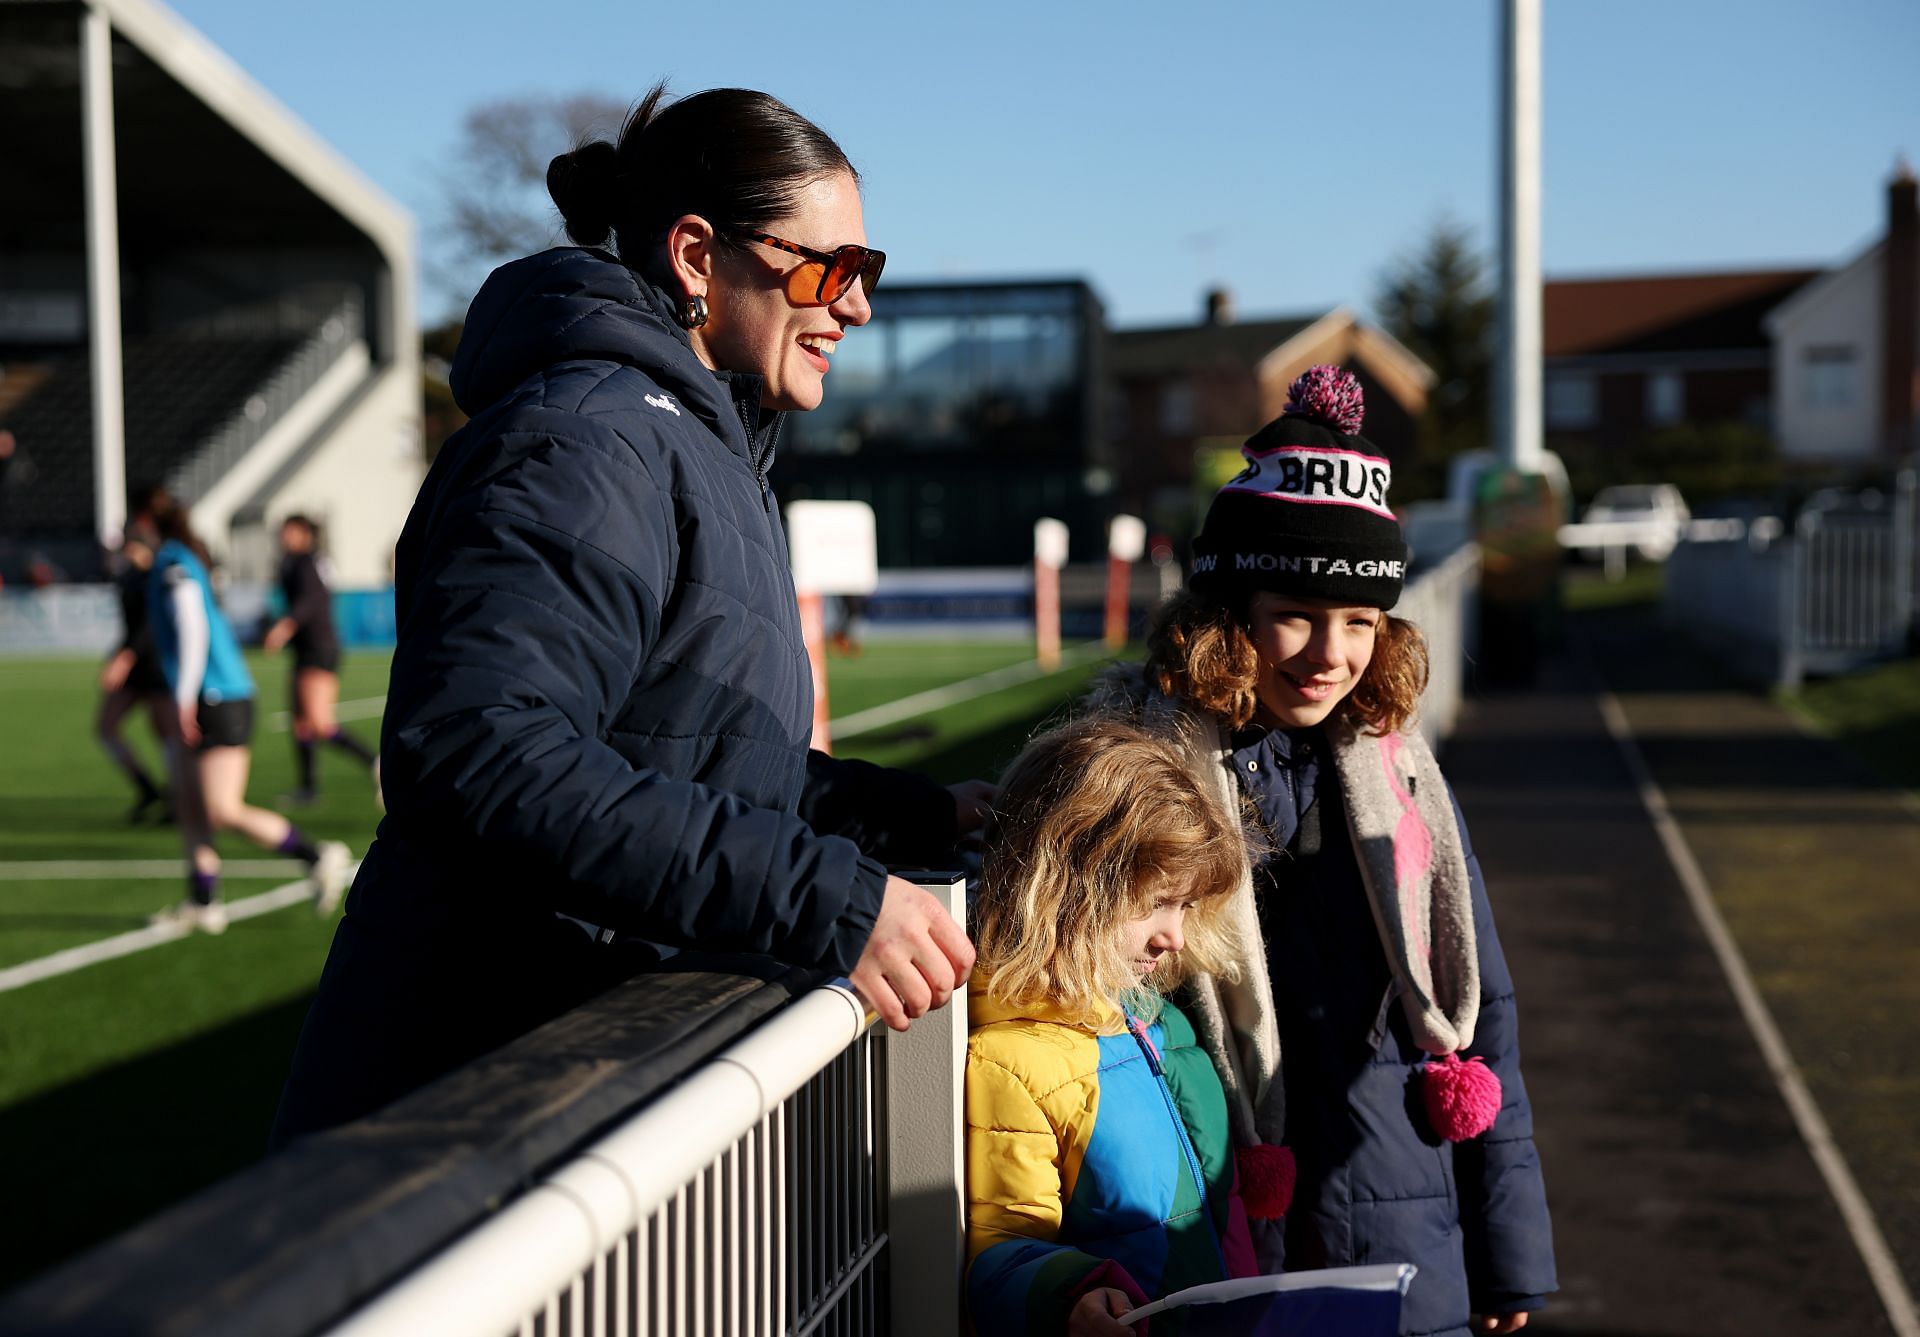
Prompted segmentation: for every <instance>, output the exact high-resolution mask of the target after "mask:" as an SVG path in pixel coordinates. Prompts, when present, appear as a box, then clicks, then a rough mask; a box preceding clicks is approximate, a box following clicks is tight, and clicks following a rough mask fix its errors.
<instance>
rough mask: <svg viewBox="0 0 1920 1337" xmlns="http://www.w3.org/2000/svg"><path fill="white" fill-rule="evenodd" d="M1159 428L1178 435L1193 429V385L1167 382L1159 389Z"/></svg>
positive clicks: (1181, 382) (1171, 434)
mask: <svg viewBox="0 0 1920 1337" xmlns="http://www.w3.org/2000/svg"><path fill="white" fill-rule="evenodd" d="M1160 430H1161V431H1163V432H1165V433H1167V434H1168V435H1169V436H1180V435H1183V434H1185V433H1187V432H1191V431H1192V430H1193V386H1191V385H1189V384H1188V383H1187V382H1186V381H1172V382H1169V383H1168V384H1167V385H1166V386H1165V387H1163V388H1162V389H1161V391H1160Z"/></svg>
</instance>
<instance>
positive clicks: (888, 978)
mask: <svg viewBox="0 0 1920 1337" xmlns="http://www.w3.org/2000/svg"><path fill="white" fill-rule="evenodd" d="M972 969H973V944H972V943H971V942H968V941H967V935H966V934H965V933H964V932H963V931H962V930H961V928H960V926H959V925H958V924H956V923H954V922H953V916H952V915H950V914H948V913H947V910H946V907H945V906H944V905H942V904H941V903H940V902H939V900H938V899H936V898H935V897H934V896H933V895H931V894H930V893H928V892H925V891H922V890H921V889H920V888H919V887H916V886H914V885H913V883H911V882H907V881H905V880H903V879H901V878H897V877H889V878H888V879H887V889H886V893H885V897H884V899H882V900H881V902H880V914H879V917H878V918H876V919H875V920H874V921H873V934H872V936H870V937H869V938H868V939H867V945H866V948H865V949H864V950H863V951H861V953H860V960H859V961H858V962H857V963H855V965H854V967H853V974H852V976H851V979H852V981H853V987H854V988H855V989H856V990H857V991H858V992H859V994H860V997H861V998H862V999H864V1000H865V1002H866V1004H867V1006H868V1007H870V1008H872V1009H873V1010H874V1011H875V1012H877V1013H879V1014H880V1019H881V1020H882V1021H884V1022H886V1023H887V1025H888V1026H891V1027H892V1028H893V1029H894V1030H896V1031H904V1030H905V1029H907V1026H908V1024H909V1023H910V1022H911V1021H912V1020H913V1019H914V1018H915V1017H923V1016H925V1015H926V1014H927V1013H928V1012H930V1011H932V1010H933V1009H935V1008H939V1007H945V1006H946V1005H947V1000H948V999H950V998H952V997H953V993H954V990H955V989H956V988H961V987H964V986H965V984H966V979H967V975H968V973H969V972H970V971H971V970H972Z"/></svg>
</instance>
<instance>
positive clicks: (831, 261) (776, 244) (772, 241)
mask: <svg viewBox="0 0 1920 1337" xmlns="http://www.w3.org/2000/svg"><path fill="white" fill-rule="evenodd" d="M740 235H741V236H742V237H744V238H745V239H746V240H748V241H757V242H760V243H761V244H762V245H766V246H771V247H773V248H774V249H775V250H777V251H785V252H787V254H789V255H797V256H799V257H800V258H801V259H803V260H811V261H813V263H815V264H817V265H821V266H824V268H822V269H821V271H820V283H819V285H818V286H817V287H816V288H815V289H814V293H813V296H812V297H811V298H805V297H799V296H796V295H795V293H794V291H793V285H792V281H791V280H789V281H788V285H787V296H788V297H789V298H791V299H792V300H793V302H794V303H795V304H796V305H798V306H832V305H833V304H834V303H835V302H837V301H839V300H840V299H841V298H842V297H845V296H846V295H847V293H848V292H849V291H851V290H852V288H853V285H854V284H855V283H856V282H857V283H859V284H861V285H862V286H863V287H865V288H866V290H867V295H868V296H869V297H871V296H872V295H873V290H874V288H876V287H878V286H879V283H880V271H881V270H882V269H884V268H886V265H887V253H886V252H885V251H876V250H874V249H873V248H872V247H871V246H851V245H849V246H838V247H835V248H834V249H833V250H831V251H816V250H814V249H813V248H812V247H811V246H802V245H801V244H800V243H799V242H797V241H788V240H787V239H786V238H785V237H776V236H774V235H773V234H772V233H769V232H743V233H741V234H740ZM849 251H853V252H857V253H858V254H859V255H861V256H862V257H864V258H863V259H862V260H861V262H860V267H859V268H858V269H856V270H854V271H853V276H852V277H851V278H849V279H848V280H847V281H846V284H845V285H844V286H843V287H842V288H841V289H840V291H839V292H837V293H835V294H834V295H833V296H831V297H829V296H827V280H828V279H830V278H832V277H833V272H834V270H835V269H837V268H839V265H840V257H841V256H843V255H845V254H847V253H848V252H849ZM803 268H804V266H801V267H800V268H797V269H795V270H794V273H795V274H796V275H797V274H799V273H800V272H801V269H803Z"/></svg>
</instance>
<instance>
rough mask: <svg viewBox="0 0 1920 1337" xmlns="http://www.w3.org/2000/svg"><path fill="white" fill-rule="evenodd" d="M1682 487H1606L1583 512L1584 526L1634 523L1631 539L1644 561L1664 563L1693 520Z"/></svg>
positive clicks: (1629, 540)
mask: <svg viewBox="0 0 1920 1337" xmlns="http://www.w3.org/2000/svg"><path fill="white" fill-rule="evenodd" d="M1691 518H1692V517H1691V515H1690V514H1689V513H1688V511H1687V503H1686V500H1685V499H1684V498H1683V497H1681V495H1680V489H1679V488H1677V487H1675V486H1674V485H1673V484H1671V483H1621V484H1617V485H1615V486H1613V487H1603V488H1601V489H1600V490H1599V491H1598V492H1597V493H1595V494H1594V498H1593V501H1592V503H1591V504H1590V505H1588V507H1587V509H1586V512H1585V513H1584V514H1582V515H1581V517H1580V523H1581V524H1583V525H1630V526H1633V527H1634V528H1635V530H1636V531H1637V532H1635V533H1633V535H1632V536H1631V537H1630V538H1629V539H1628V543H1629V545H1630V546H1631V547H1632V548H1633V550H1634V552H1636V553H1638V554H1639V556H1640V558H1641V559H1642V560H1643V561H1648V562H1664V561H1665V560H1666V559H1667V557H1668V555H1669V554H1671V553H1672V552H1673V550H1674V548H1675V547H1676V546H1678V545H1679V542H1680V536H1681V535H1682V534H1683V533H1684V532H1686V527H1687V521H1688V520H1689V519H1691Z"/></svg>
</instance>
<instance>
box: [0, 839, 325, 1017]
mask: <svg viewBox="0 0 1920 1337" xmlns="http://www.w3.org/2000/svg"><path fill="white" fill-rule="evenodd" d="M359 870H360V865H359V864H358V863H355V864H354V865H353V867H352V868H350V869H348V870H347V876H348V878H349V879H351V878H352V877H353V875H354V874H355V873H357V872H358V871H359ZM174 871H175V872H178V871H179V868H178V866H177V865H176V866H175V869H174ZM312 901H313V884H312V883H311V882H309V881H308V880H307V879H306V878H301V879H300V880H299V881H298V882H289V883H287V884H286V885H285V886H284V887H275V888H274V889H273V890H272V891H263V892H261V893H260V894H259V895H258V896H249V897H247V898H246V899H245V900H239V901H229V902H228V903H227V920H228V922H230V923H237V922H239V921H240V920H242V919H255V918H258V917H259V916H261V915H265V914H272V913H273V912H274V911H275V910H284V909H286V908H287V907H288V906H293V905H307V904H311V903H312ZM195 931H196V930H194V929H191V928H188V927H187V926H185V925H184V924H150V925H148V926H147V927H146V928H140V929H135V930H133V931H132V932H131V933H122V934H119V935H118V936H116V937H112V938H102V939H101V940H100V941H99V942H90V943H87V944H86V945H85V946H83V947H70V948H68V949H67V950H66V951H64V952H55V953H54V954H53V955H52V956H43V957H41V958H40V959H39V960H37V961H29V962H27V963H26V964H25V965H18V966H12V967H9V968H8V969H6V970H0V993H6V992H8V991H9V990H12V989H19V988H23V987H25V986H26V985H29V984H37V983H39V982H40V981H41V980H45V979H52V978H53V977H54V976H56V975H67V974H71V973H72V972H73V971H76V970H83V969H85V968H86V967H87V966H96V965H99V964H100V963H101V962H102V961H112V960H114V959H115V958H117V957H122V956H131V955H133V953H135V952H144V951H146V950H147V949H148V948H149V947H158V946H160V945H161V944H163V943H169V942H174V941H176V940H178V939H180V938H184V937H186V936H187V935H188V934H189V933H193V932H195Z"/></svg>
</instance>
